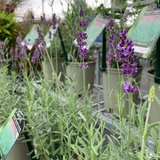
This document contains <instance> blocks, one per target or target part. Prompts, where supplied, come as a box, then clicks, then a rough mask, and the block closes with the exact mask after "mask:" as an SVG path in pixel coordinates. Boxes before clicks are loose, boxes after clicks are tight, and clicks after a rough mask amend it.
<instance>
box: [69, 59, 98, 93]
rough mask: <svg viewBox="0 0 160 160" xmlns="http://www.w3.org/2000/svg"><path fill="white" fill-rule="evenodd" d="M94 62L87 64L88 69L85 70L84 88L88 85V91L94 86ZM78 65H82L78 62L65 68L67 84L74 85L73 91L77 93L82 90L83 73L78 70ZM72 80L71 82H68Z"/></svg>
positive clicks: (71, 63)
mask: <svg viewBox="0 0 160 160" xmlns="http://www.w3.org/2000/svg"><path fill="white" fill-rule="evenodd" d="M95 64H96V63H95V61H90V62H88V66H89V68H87V69H85V86H86V87H87V86H88V84H90V90H92V89H93V85H94V73H95ZM80 65H83V64H82V63H79V62H77V63H76V62H70V63H69V65H68V66H67V67H66V72H67V79H68V83H69V84H71V85H73V84H75V85H74V87H75V91H79V90H81V89H82V88H83V71H82V69H80ZM70 79H72V80H73V82H72V81H71V80H70Z"/></svg>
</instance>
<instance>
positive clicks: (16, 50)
mask: <svg viewBox="0 0 160 160" xmlns="http://www.w3.org/2000/svg"><path fill="white" fill-rule="evenodd" d="M14 60H15V61H17V60H18V46H17V45H16V49H15V55H14Z"/></svg>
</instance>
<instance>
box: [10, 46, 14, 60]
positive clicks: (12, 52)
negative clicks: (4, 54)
mask: <svg viewBox="0 0 160 160" xmlns="http://www.w3.org/2000/svg"><path fill="white" fill-rule="evenodd" d="M10 54H11V58H12V59H13V58H14V50H13V48H12V47H11V50H10Z"/></svg>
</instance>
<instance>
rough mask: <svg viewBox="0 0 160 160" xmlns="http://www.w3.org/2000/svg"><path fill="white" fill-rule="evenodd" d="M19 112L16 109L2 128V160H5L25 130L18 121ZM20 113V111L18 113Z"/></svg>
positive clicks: (0, 140) (0, 148) (0, 145)
mask: <svg viewBox="0 0 160 160" xmlns="http://www.w3.org/2000/svg"><path fill="white" fill-rule="evenodd" d="M17 111H18V110H17V109H14V110H13V111H12V113H11V114H10V116H9V117H8V119H7V120H6V122H5V123H4V124H3V126H2V127H1V128H0V160H5V159H6V157H7V155H8V154H9V152H10V151H11V149H12V147H13V146H14V144H15V142H16V140H17V139H18V138H19V136H20V134H21V133H22V130H23V128H24V125H23V127H22V126H21V125H20V123H19V121H18V120H17V116H19V113H18V114H16V112H17ZM18 112H19V111H18Z"/></svg>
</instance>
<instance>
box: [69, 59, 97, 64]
mask: <svg viewBox="0 0 160 160" xmlns="http://www.w3.org/2000/svg"><path fill="white" fill-rule="evenodd" d="M85 63H86V62H85ZM87 63H88V64H95V63H96V61H95V60H92V61H89V62H87ZM68 64H69V65H80V64H83V62H68Z"/></svg>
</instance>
